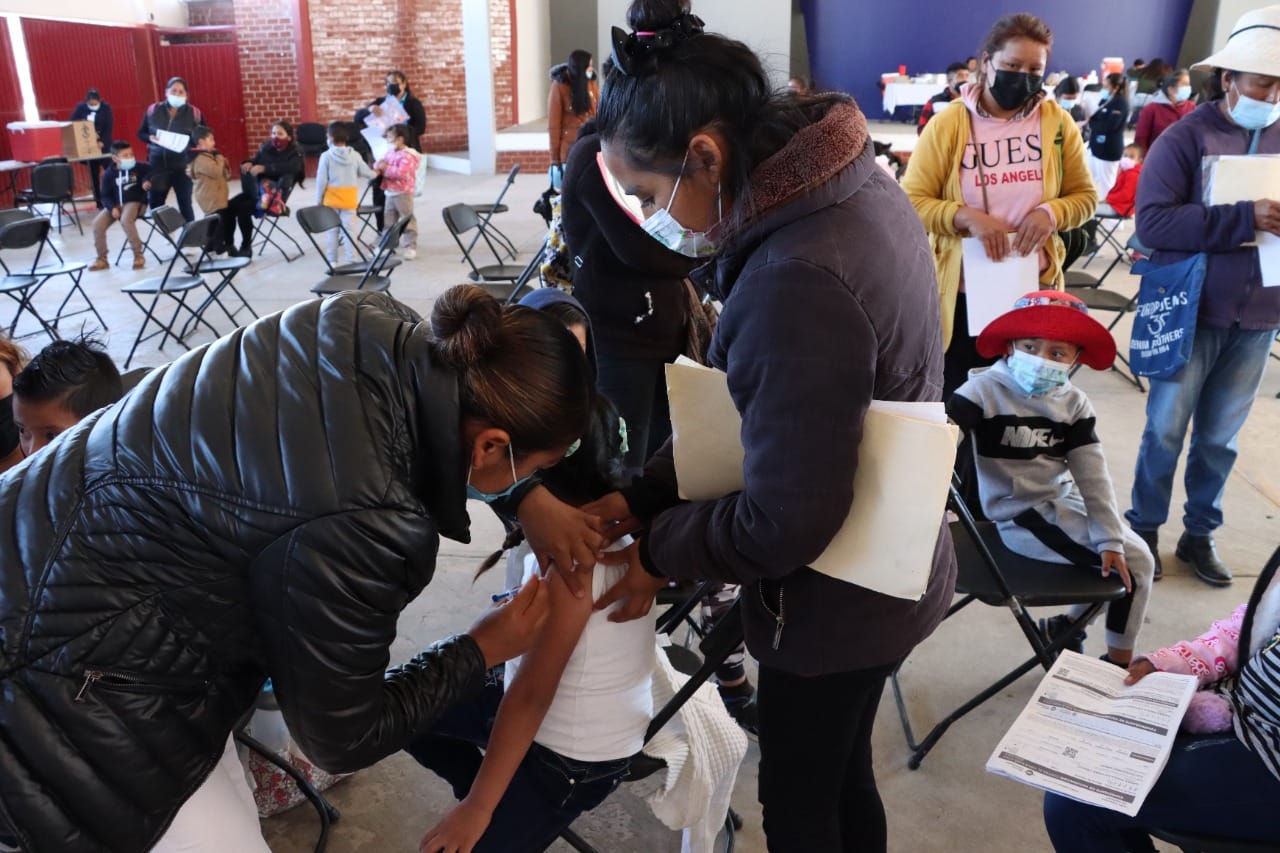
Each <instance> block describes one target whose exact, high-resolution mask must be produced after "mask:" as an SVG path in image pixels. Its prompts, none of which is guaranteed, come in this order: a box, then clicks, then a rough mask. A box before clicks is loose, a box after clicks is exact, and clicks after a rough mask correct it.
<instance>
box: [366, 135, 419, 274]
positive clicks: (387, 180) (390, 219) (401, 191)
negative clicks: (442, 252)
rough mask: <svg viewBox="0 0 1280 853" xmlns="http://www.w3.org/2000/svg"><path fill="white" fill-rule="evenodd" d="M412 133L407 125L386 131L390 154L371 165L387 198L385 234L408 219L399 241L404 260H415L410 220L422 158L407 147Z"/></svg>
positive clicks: (415, 233) (415, 229)
mask: <svg viewBox="0 0 1280 853" xmlns="http://www.w3.org/2000/svg"><path fill="white" fill-rule="evenodd" d="M412 133H413V131H412V130H410V129H409V125H407V124H397V125H394V126H393V127H390V128H388V129H387V142H389V143H390V144H391V150H390V151H388V152H387V153H386V154H385V155H383V157H382V159H381V160H379V161H378V162H377V163H374V164H373V168H374V170H375V171H376V172H377V173H378V174H379V175H381V176H382V191H383V192H384V193H386V196H387V202H386V206H385V207H384V208H383V221H384V222H385V226H384V233H385V229H389V228H390V227H391V226H392V225H395V224H396V223H397V222H399V221H400V220H401V219H404V218H406V217H407V218H408V219H409V224H408V225H407V226H405V229H404V234H403V236H401V238H400V249H401V251H400V255H401V257H403V258H404V259H405V260H413V259H414V258H416V257H417V256H418V223H417V220H416V219H414V218H413V194H414V191H415V190H416V189H417V184H418V161H419V160H421V159H422V155H421V154H419V153H418V152H417V151H414V150H413V149H412V148H410V147H409V140H410V138H411V135H412Z"/></svg>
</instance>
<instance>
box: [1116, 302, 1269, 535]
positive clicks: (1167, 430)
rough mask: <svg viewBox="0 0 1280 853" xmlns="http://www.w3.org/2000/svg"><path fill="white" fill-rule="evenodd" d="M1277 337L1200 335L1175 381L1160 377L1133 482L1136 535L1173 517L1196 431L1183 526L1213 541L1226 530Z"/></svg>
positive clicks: (1228, 332) (1209, 331)
mask: <svg viewBox="0 0 1280 853" xmlns="http://www.w3.org/2000/svg"><path fill="white" fill-rule="evenodd" d="M1275 335H1276V333H1275V331H1274V330H1270V331H1249V330H1244V329H1214V328H1208V327H1205V326H1200V327H1198V328H1197V329H1196V338H1195V344H1194V346H1193V347H1192V349H1191V358H1190V360H1189V361H1188V362H1187V366H1186V367H1184V368H1183V369H1182V370H1181V371H1180V372H1179V373H1178V374H1177V375H1176V376H1174V377H1173V378H1172V379H1152V380H1151V393H1150V395H1149V396H1148V398H1147V425H1146V428H1145V429H1144V430H1143V432H1142V447H1141V449H1140V450H1139V451H1138V465H1137V469H1136V470H1135V472H1134V477H1133V495H1132V498H1131V500H1132V507H1133V508H1132V509H1130V510H1129V511H1128V512H1126V513H1125V518H1126V519H1127V520H1128V521H1129V525H1130V526H1131V527H1133V529H1134V530H1140V531H1152V530H1156V529H1158V528H1159V527H1160V526H1161V525H1162V524H1164V523H1165V521H1167V520H1168V518H1169V496H1170V493H1171V492H1172V491H1173V473H1174V469H1176V468H1177V467H1178V456H1179V455H1180V454H1181V453H1182V444H1183V440H1184V439H1185V438H1186V435H1187V425H1188V423H1192V422H1193V421H1194V423H1193V425H1192V428H1191V447H1190V449H1189V450H1188V451H1187V470H1186V474H1185V480H1186V488H1187V503H1186V506H1185V508H1184V509H1185V514H1184V515H1183V518H1182V525H1183V528H1184V529H1185V530H1186V532H1187V533H1189V534H1191V535H1193V536H1208V535H1210V534H1211V533H1213V531H1214V530H1217V529H1218V528H1219V527H1221V526H1222V492H1223V490H1224V489H1225V488H1226V484H1227V475H1228V474H1230V473H1231V466H1232V465H1234V464H1235V461H1236V438H1237V436H1238V435H1239V433H1240V428H1241V427H1242V426H1244V422H1245V418H1247V417H1248V416H1249V410H1250V408H1252V407H1253V400H1254V398H1255V397H1256V396H1257V394H1258V386H1259V385H1260V384H1261V383H1262V374H1263V371H1264V370H1265V369H1266V366H1267V354H1268V353H1269V352H1270V350H1271V342H1272V340H1274V338H1275Z"/></svg>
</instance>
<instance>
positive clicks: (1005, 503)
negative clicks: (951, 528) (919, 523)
mask: <svg viewBox="0 0 1280 853" xmlns="http://www.w3.org/2000/svg"><path fill="white" fill-rule="evenodd" d="M977 347H978V352H979V353H981V354H982V355H983V356H985V357H987V358H999V359H1000V360H999V361H997V362H996V363H995V364H993V365H992V366H991V367H989V368H980V369H978V370H973V371H970V373H969V380H968V381H967V382H965V384H964V385H961V386H960V387H959V388H958V389H957V390H956V392H955V394H954V395H953V396H952V397H951V400H950V401H949V402H948V403H947V413H948V414H949V415H950V416H951V419H952V420H953V421H955V422H956V423H957V424H959V426H960V427H961V428H962V429H964V430H965V431H966V432H969V433H970V434H971V436H972V438H973V441H972V442H971V444H972V446H973V453H974V464H975V469H976V471H977V481H978V493H979V495H980V496H981V499H982V509H983V512H985V513H986V515H987V517H988V518H990V519H991V520H992V521H994V522H995V523H996V529H997V530H998V531H999V533H1000V538H1001V540H1002V541H1003V542H1004V544H1005V546H1006V547H1008V548H1009V550H1011V551H1014V552H1016V553H1018V554H1022V555H1023V556H1026V557H1031V558H1033V559H1037V560H1045V561H1049V562H1055V563H1070V564H1073V565H1078V566H1081V567H1082V568H1089V569H1097V568H1098V567H1099V566H1100V567H1101V569H1102V574H1103V575H1104V576H1106V575H1108V574H1110V573H1111V572H1112V571H1115V572H1117V573H1118V574H1119V575H1120V578H1121V579H1122V580H1123V581H1124V583H1125V588H1126V589H1127V590H1128V592H1127V594H1126V595H1125V597H1124V598H1122V599H1119V600H1117V601H1113V602H1112V603H1111V604H1110V605H1109V606H1108V608H1107V621H1106V624H1107V654H1106V657H1105V659H1107V660H1110V661H1111V662H1112V663H1115V664H1117V665H1119V666H1128V665H1129V661H1130V659H1131V658H1132V657H1133V649H1134V644H1135V642H1136V640H1137V637H1138V631H1139V629H1140V628H1141V627H1142V620H1143V617H1144V616H1145V615H1146V610H1147V601H1148V600H1149V598H1150V595H1151V582H1152V575H1153V572H1154V568H1155V565H1154V560H1153V559H1152V557H1151V551H1150V550H1149V549H1148V548H1147V546H1146V543H1144V542H1143V541H1142V539H1141V538H1139V537H1138V535H1137V534H1135V533H1134V532H1133V531H1131V530H1130V529H1129V527H1128V526H1127V525H1126V524H1124V522H1123V521H1122V520H1121V518H1120V513H1119V511H1118V510H1117V508H1116V496H1115V491H1114V489H1113V488H1112V485H1111V475H1110V473H1109V472H1108V471H1107V461H1106V458H1105V457H1104V455H1103V453H1102V445H1101V444H1100V443H1099V441H1098V436H1097V433H1096V432H1095V430H1094V426H1095V423H1096V421H1097V416H1096V415H1095V414H1094V411H1093V406H1092V405H1091V404H1090V403H1089V398H1088V397H1086V396H1085V393H1084V392H1083V391H1081V390H1080V389H1079V388H1077V387H1076V386H1075V385H1073V384H1071V380H1070V372H1071V369H1072V368H1073V367H1075V365H1076V364H1077V363H1081V364H1087V365H1088V366H1090V367H1092V368H1094V369H1095V370H1106V369H1107V368H1109V367H1110V366H1111V363H1112V362H1113V361H1114V360H1115V357H1116V344H1115V341H1114V340H1113V339H1112V337H1111V333H1110V332H1108V331H1107V330H1106V328H1104V327H1103V326H1102V324H1101V323H1099V322H1098V321H1097V320H1094V319H1093V318H1092V317H1090V316H1089V309H1088V308H1087V307H1086V306H1085V304H1084V303H1083V302H1082V301H1080V300H1079V299H1077V298H1076V297H1074V296H1071V295H1070V294H1067V293H1063V292H1061V291H1057V290H1043V291H1039V292H1037V293H1028V294H1027V295H1025V296H1023V297H1022V298H1020V299H1019V300H1018V301H1017V302H1016V303H1014V307H1013V310H1012V311H1009V312H1007V313H1005V314H1002V315H1000V316H999V317H997V318H996V319H994V320H992V321H991V323H990V324H989V325H988V326H987V327H986V328H985V329H983V330H982V334H981V335H979V336H978V341H977ZM1001 356H1003V358H1001ZM1086 609H1087V608H1086V606H1085V605H1078V606H1077V607H1076V608H1073V609H1072V610H1071V611H1069V615H1067V616H1061V615H1060V616H1054V617H1053V618H1051V619H1049V620H1047V622H1045V623H1043V624H1042V628H1043V629H1044V630H1045V631H1046V633H1047V634H1048V635H1049V637H1050V639H1052V638H1053V637H1054V636H1056V635H1059V634H1061V633H1062V632H1063V631H1066V630H1070V621H1071V619H1072V618H1075V617H1077V616H1079V615H1080V614H1081V613H1083V612H1084V611H1085V610H1086ZM1083 642H1084V634H1083V633H1081V634H1080V635H1079V636H1077V637H1075V638H1074V639H1073V641H1072V643H1070V644H1068V648H1075V649H1076V650H1077V651H1079V650H1080V649H1081V648H1082V647H1083Z"/></svg>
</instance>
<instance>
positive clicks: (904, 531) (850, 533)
mask: <svg viewBox="0 0 1280 853" xmlns="http://www.w3.org/2000/svg"><path fill="white" fill-rule="evenodd" d="M667 394H668V396H669V398H670V404H671V425H672V431H673V435H674V438H673V442H672V443H673V448H672V449H673V453H674V456H675V465H676V480H677V485H678V488H679V494H680V497H681V498H684V499H685V500H714V499H716V498H720V497H723V496H725V495H728V494H732V493H733V492H737V491H741V490H742V489H743V488H744V487H745V482H744V479H743V473H742V463H743V450H742V440H741V431H742V419H741V416H740V415H739V414H738V411H737V408H736V407H735V406H734V404H733V399H732V397H731V396H730V395H729V386H728V377H726V376H725V374H724V373H723V372H721V371H719V370H714V369H712V368H708V367H703V366H701V365H699V364H696V363H694V362H691V361H689V360H687V359H683V358H682V359H680V360H677V361H676V363H675V364H669V365H667ZM958 438H959V430H958V429H957V428H956V427H955V426H954V425H951V424H948V423H947V422H946V415H945V413H944V411H943V408H942V404H941V403H896V402H882V401H879V400H873V401H872V402H871V408H870V409H868V410H867V416H866V420H865V421H864V423H863V430H862V443H861V445H860V446H859V448H858V469H857V471H856V472H855V474H854V478H853V506H852V507H851V508H850V511H849V518H848V519H847V520H846V521H845V523H844V525H843V526H842V527H841V528H840V530H839V531H838V532H837V533H836V536H835V538H834V539H833V540H832V541H831V544H830V545H829V546H827V550H826V551H824V552H823V553H822V555H821V556H820V557H818V559H817V560H815V561H814V562H813V564H812V568H813V569H814V570H816V571H819V572H822V573H823V574H825V575H829V576H831V577H833V578H836V579H838V580H843V581H847V582H849V583H852V584H856V585H857V586H861V587H864V588H866V589H870V590H874V591H875V592H881V593H884V594H885V595H892V596H894V597H896V598H905V599H908V600H911V601H918V600H919V599H920V598H921V596H923V595H924V591H925V587H926V586H927V585H928V583H929V574H930V572H931V571H932V569H933V552H934V547H935V546H936V545H937V540H938V532H939V530H940V529H941V527H942V515H943V512H944V510H945V509H946V503H947V495H948V490H949V488H950V483H951V471H952V469H953V468H954V466H955V457H956V441H957V439H958Z"/></svg>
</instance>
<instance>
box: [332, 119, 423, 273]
mask: <svg viewBox="0 0 1280 853" xmlns="http://www.w3.org/2000/svg"><path fill="white" fill-rule="evenodd" d="M350 141H351V130H350V125H348V124H347V123H346V122H342V121H335V122H330V123H329V150H328V151H325V152H324V153H323V154H321V155H320V162H319V163H318V164H317V165H316V204H323V205H324V206H325V207H331V208H333V209H334V210H336V211H337V212H338V218H339V219H340V220H341V221H342V227H343V228H345V229H346V234H345V235H344V234H343V233H342V231H330V232H329V245H328V253H329V263H331V264H336V263H337V262H338V244H339V243H341V244H342V246H343V255H344V262H345V263H348V264H349V263H353V262H354V261H355V247H354V246H352V245H351V240H350V239H348V238H349V237H350V236H351V235H352V234H354V233H355V227H356V208H357V207H358V206H359V204H360V181H361V180H364V181H369V180H372V179H373V178H375V177H377V172H375V171H373V169H370V168H369V166H368V164H366V163H365V162H364V158H362V157H361V156H360V155H359V154H358V153H356V151H355V150H354V149H352V148H351V147H350V145H349V143H350ZM415 168H416V167H415ZM416 174H417V173H416V172H415V175H416Z"/></svg>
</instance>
